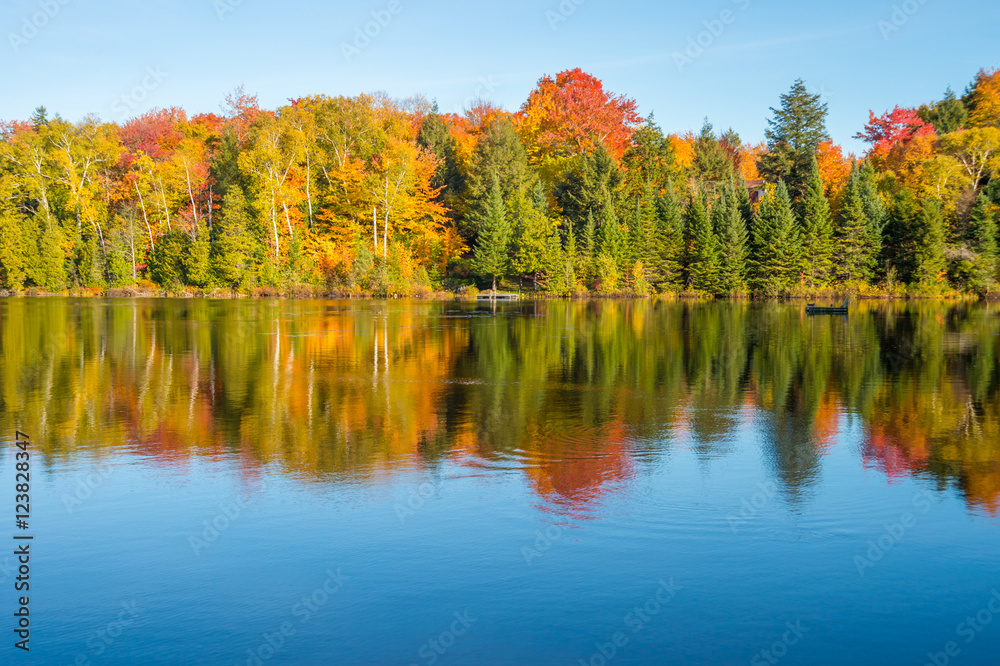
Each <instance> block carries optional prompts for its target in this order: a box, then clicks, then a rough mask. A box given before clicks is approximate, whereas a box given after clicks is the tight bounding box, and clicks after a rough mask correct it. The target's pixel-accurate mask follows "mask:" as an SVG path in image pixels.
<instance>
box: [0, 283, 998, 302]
mask: <svg viewBox="0 0 1000 666" xmlns="http://www.w3.org/2000/svg"><path fill="white" fill-rule="evenodd" d="M483 293H488V292H480V291H477V290H469V291H466V292H463V293H458V292H452V291H427V292H423V293H419V294H394V295H385V296H376V295H374V294H370V293H364V292H355V293H351V292H338V291H326V290H323V289H319V288H313V287H307V286H305V285H301V286H297V287H292V288H286V289H278V288H270V287H267V288H259V289H256V290H255V291H254V292H253V293H245V292H238V291H231V290H225V289H215V290H212V291H205V290H202V289H180V290H177V291H171V290H167V289H162V290H150V289H133V288H129V287H125V288H115V289H81V288H74V289H66V290H63V291H60V292H47V291H41V290H37V289H26V290H24V291H20V292H17V291H12V290H4V289H0V298H2V299H7V298H94V299H97V298H105V299H111V298H143V299H192V300H193V299H203V300H269V299H281V300H342V301H349V300H359V301H385V300H414V301H436V302H448V301H455V302H470V303H475V302H477V296H478V295H479V294H483ZM518 294H519V297H518V301H549V300H567V301H574V300H620V301H629V300H654V301H668V302H678V301H680V302H697V301H756V302H764V301H786V302H790V301H802V302H805V301H810V302H812V301H817V300H818V301H833V302H839V301H841V300H843V299H849V300H851V301H941V302H982V303H994V302H997V301H1000V292H992V293H989V294H984V295H980V294H967V293H966V294H962V293H947V294H943V295H928V294H918V293H903V294H898V293H896V294H893V293H877V292H876V293H867V294H859V293H856V292H855V293H852V292H847V291H842V292H838V291H832V290H831V291H823V292H814V293H805V294H783V295H777V296H760V295H750V294H740V295H723V296H710V295H706V294H700V293H696V292H663V293H656V294H634V293H629V292H620V293H600V292H578V293H574V294H569V295H560V294H548V293H545V292H538V293H535V292H518ZM514 302H517V301H514Z"/></svg>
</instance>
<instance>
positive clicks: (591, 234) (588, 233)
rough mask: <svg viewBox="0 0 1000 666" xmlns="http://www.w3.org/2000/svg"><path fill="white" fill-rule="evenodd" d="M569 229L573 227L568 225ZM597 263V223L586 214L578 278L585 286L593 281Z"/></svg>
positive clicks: (591, 215)
mask: <svg viewBox="0 0 1000 666" xmlns="http://www.w3.org/2000/svg"><path fill="white" fill-rule="evenodd" d="M569 227H570V229H572V228H573V225H572V224H571V225H569ZM596 261H597V223H596V222H595V221H594V214H593V213H590V212H588V213H587V222H586V224H584V225H583V233H582V238H581V241H580V261H579V265H580V270H579V276H580V278H581V279H582V280H583V281H584V282H585V283H587V284H590V283H591V282H593V281H594V279H595V277H596V270H595V266H596V263H595V262H596Z"/></svg>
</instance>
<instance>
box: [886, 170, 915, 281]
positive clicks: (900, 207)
mask: <svg viewBox="0 0 1000 666" xmlns="http://www.w3.org/2000/svg"><path fill="white" fill-rule="evenodd" d="M916 227H917V201H916V199H915V198H914V197H913V193H912V192H910V190H909V189H908V188H905V187H904V188H903V189H902V190H900V191H899V193H897V194H896V197H895V200H894V201H893V205H892V208H891V210H890V211H889V215H888V217H887V218H886V226H885V233H884V235H885V242H884V244H883V246H882V261H883V264H884V265H885V271H886V275H889V276H892V275H894V276H896V279H898V280H899V281H900V282H906V283H910V282H913V281H914V274H915V273H916V269H917V265H916V259H917V240H916V236H915V233H914V232H915V231H916Z"/></svg>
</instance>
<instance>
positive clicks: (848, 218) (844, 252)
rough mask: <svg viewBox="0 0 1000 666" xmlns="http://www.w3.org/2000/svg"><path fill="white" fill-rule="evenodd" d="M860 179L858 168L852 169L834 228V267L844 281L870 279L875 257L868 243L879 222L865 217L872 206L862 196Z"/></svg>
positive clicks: (873, 271) (877, 253)
mask: <svg viewBox="0 0 1000 666" xmlns="http://www.w3.org/2000/svg"><path fill="white" fill-rule="evenodd" d="M862 180H863V176H862V175H861V171H860V170H859V169H857V168H855V169H854V170H853V171H852V172H851V176H850V178H848V180H847V185H846V186H845V188H844V193H843V195H842V202H841V206H840V215H839V217H838V219H837V226H836V229H835V231H834V267H835V271H836V274H837V276H838V277H839V278H840V279H841V280H842V281H844V282H853V281H863V282H870V281H871V280H872V278H873V277H874V274H875V264H876V262H877V259H878V256H879V251H878V248H877V247H875V246H873V244H872V230H873V229H874V228H875V227H876V226H878V225H879V223H877V222H874V221H872V220H871V218H870V217H869V211H871V210H872V209H873V206H871V205H870V201H869V200H867V198H866V196H865V191H864V190H865V186H864V183H863V182H862Z"/></svg>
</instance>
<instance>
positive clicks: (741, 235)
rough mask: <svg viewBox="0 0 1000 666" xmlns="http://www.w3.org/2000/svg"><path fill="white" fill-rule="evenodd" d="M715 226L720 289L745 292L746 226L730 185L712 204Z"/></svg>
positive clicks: (733, 292) (713, 224) (727, 291)
mask: <svg viewBox="0 0 1000 666" xmlns="http://www.w3.org/2000/svg"><path fill="white" fill-rule="evenodd" d="M712 226H713V227H714V229H715V234H716V236H717V237H718V239H719V250H720V251H719V263H720V265H719V291H720V292H721V293H727V294H740V293H743V292H745V291H746V288H747V284H746V272H747V265H746V264H747V252H748V249H749V248H748V246H747V238H748V237H747V227H746V223H744V222H743V215H742V214H741V213H740V205H739V201H738V200H737V197H736V193H735V190H734V189H733V188H732V187H731V186H730V187H727V188H726V189H725V190H724V191H723V192H722V194H721V195H720V197H719V200H718V201H717V202H716V203H715V206H713V207H712Z"/></svg>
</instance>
